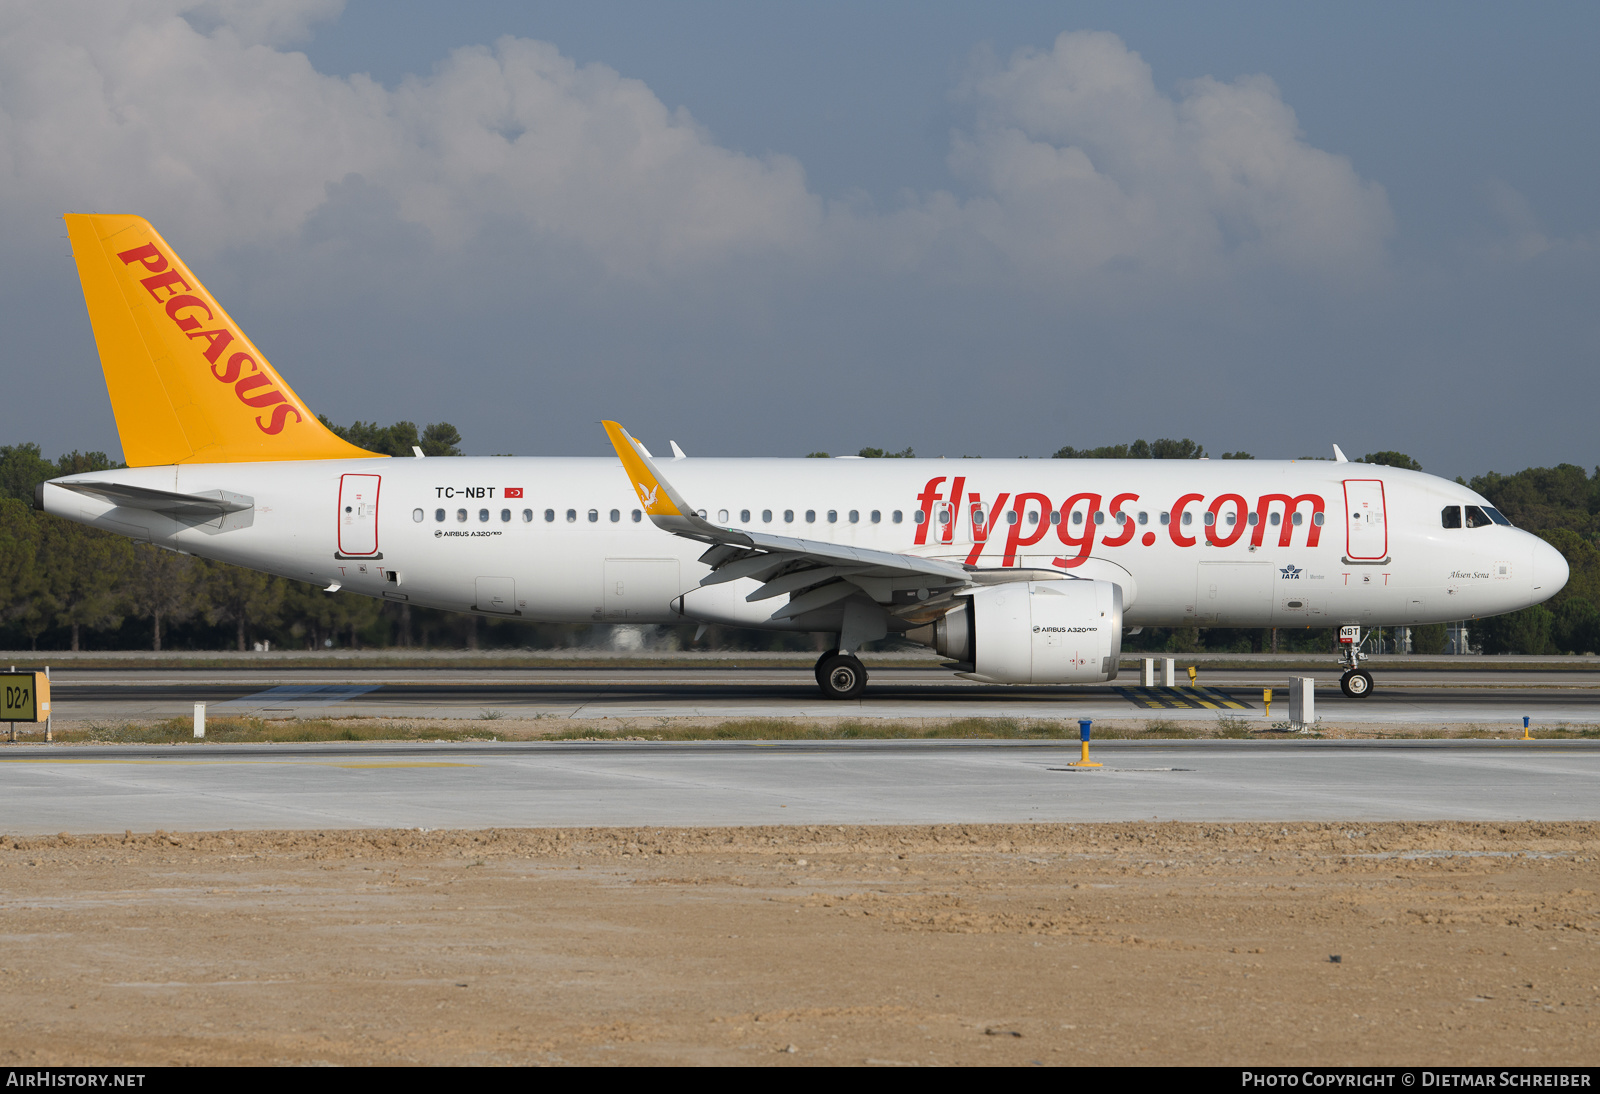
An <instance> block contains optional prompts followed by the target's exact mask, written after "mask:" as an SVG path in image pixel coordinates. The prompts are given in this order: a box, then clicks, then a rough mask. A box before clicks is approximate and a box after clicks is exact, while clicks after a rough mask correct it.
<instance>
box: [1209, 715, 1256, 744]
mask: <svg viewBox="0 0 1600 1094" xmlns="http://www.w3.org/2000/svg"><path fill="white" fill-rule="evenodd" d="M1217 736H1218V737H1225V738H1228V739H1230V740H1235V741H1243V740H1249V738H1250V723H1249V722H1247V721H1245V720H1244V719H1243V718H1239V717H1236V716H1234V715H1232V714H1219V715H1217Z"/></svg>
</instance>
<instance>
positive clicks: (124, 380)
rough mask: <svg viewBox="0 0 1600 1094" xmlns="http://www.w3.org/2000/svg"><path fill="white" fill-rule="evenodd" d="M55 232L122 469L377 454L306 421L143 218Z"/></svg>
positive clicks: (94, 220)
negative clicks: (69, 266)
mask: <svg viewBox="0 0 1600 1094" xmlns="http://www.w3.org/2000/svg"><path fill="white" fill-rule="evenodd" d="M66 222H67V234H68V235H69V236H70V238H71V240H72V256H73V258H74V259H75V260H76V261H77V263H78V277H79V279H80V280H82V282H83V296H84V300H85V301H86V302H87V303H88V305H89V322H90V324H91V325H92V326H93V327H94V340H95V345H96V346H97V347H99V350H100V367H101V368H102V369H103V370H104V371H105V376H106V387H107V388H109V389H110V391H111V410H112V412H113V413H114V414H115V415H116V418H117V433H118V434H119V435H120V436H121V438H122V453H123V458H124V459H126V460H127V461H128V465H129V466H130V467H150V466H154V465H162V464H170V463H243V462H250V461H257V460H328V459H337V458H341V457H342V458H346V459H349V458H360V457H370V456H377V455H379V453H376V452H367V451H365V450H363V449H360V448H357V447H356V446H355V445H353V444H350V443H349V442H348V441H344V440H342V439H340V438H339V437H338V436H336V435H335V434H333V433H332V432H330V431H329V430H328V429H327V427H325V426H324V425H323V424H322V423H321V422H319V421H317V416H316V415H315V414H313V413H311V411H310V410H309V409H307V407H306V404H305V403H303V402H301V401H300V397H299V396H298V395H296V394H295V393H294V392H293V391H291V390H290V388H289V385H288V384H286V383H284V382H283V378H282V377H280V376H279V375H278V373H277V372H276V371H275V370H274V369H273V367H272V366H271V365H270V364H268V363H267V359H266V358H265V357H263V356H262V354H261V351H260V350H258V349H256V347H255V345H254V344H253V343H252V342H251V341H250V339H248V338H246V337H245V335H244V332H243V331H241V330H240V329H239V327H238V325H237V324H236V323H234V321H233V320H232V319H231V318H229V317H228V313H227V312H225V311H223V310H222V306H221V305H220V304H218V303H217V302H216V300H215V299H213V298H212V296H211V294H210V293H208V292H207V291H206V289H205V286H203V285H201V284H200V280H199V279H198V278H197V277H195V276H194V274H192V273H190V272H189V268H188V267H187V266H185V265H184V264H183V260H182V259H180V258H179V257H178V254H177V252H176V251H174V250H173V249H172V247H171V246H170V245H169V244H168V243H167V241H166V240H164V239H162V238H161V236H160V235H159V234H158V233H157V232H156V230H155V229H154V228H152V227H150V223H149V222H148V221H146V220H145V219H144V218H143V217H135V216H110V215H100V214H93V215H86V214H78V213H74V214H69V215H68V216H67V217H66Z"/></svg>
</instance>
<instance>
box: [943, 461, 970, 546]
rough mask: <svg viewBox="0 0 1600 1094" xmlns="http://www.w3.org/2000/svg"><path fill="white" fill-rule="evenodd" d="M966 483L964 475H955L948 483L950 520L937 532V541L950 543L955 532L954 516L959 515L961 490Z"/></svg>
mask: <svg viewBox="0 0 1600 1094" xmlns="http://www.w3.org/2000/svg"><path fill="white" fill-rule="evenodd" d="M966 485H967V480H966V477H965V476H963V475H957V476H956V477H955V479H954V480H953V481H952V482H951V483H950V520H949V522H948V523H946V524H945V526H944V528H943V529H942V530H941V531H940V532H939V542H941V543H951V542H953V541H954V539H955V534H956V518H958V517H959V516H961V491H962V489H963V488H965V486H966Z"/></svg>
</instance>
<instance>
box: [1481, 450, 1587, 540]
mask: <svg viewBox="0 0 1600 1094" xmlns="http://www.w3.org/2000/svg"><path fill="white" fill-rule="evenodd" d="M1467 486H1468V487H1470V488H1471V489H1473V490H1476V491H1477V492H1478V493H1480V494H1482V495H1483V496H1484V497H1486V498H1488V499H1489V501H1490V502H1491V503H1493V505H1494V507H1495V508H1496V509H1498V510H1500V511H1501V512H1502V513H1504V514H1505V515H1506V516H1507V517H1508V518H1509V519H1510V521H1511V523H1512V524H1515V525H1516V526H1517V527H1519V528H1526V529H1528V530H1529V531H1530V532H1540V531H1545V530H1547V529H1548V530H1554V529H1558V528H1564V529H1567V530H1569V531H1572V532H1576V533H1578V534H1579V535H1581V536H1583V537H1585V538H1586V539H1589V540H1591V541H1593V540H1595V539H1596V537H1597V533H1600V521H1597V520H1596V516H1595V514H1596V512H1597V511H1600V470H1597V472H1596V474H1595V477H1594V478H1592V479H1591V478H1590V477H1589V475H1588V474H1587V473H1586V472H1585V471H1584V469H1583V468H1581V467H1578V466H1576V465H1575V464H1570V463H1563V464H1558V465H1556V466H1555V467H1530V468H1528V469H1527V470H1525V471H1518V472H1517V473H1516V474H1514V475H1502V474H1500V473H1498V472H1495V471H1491V472H1489V473H1488V474H1486V475H1478V476H1477V477H1475V478H1474V479H1473V480H1472V481H1471V482H1469V483H1467Z"/></svg>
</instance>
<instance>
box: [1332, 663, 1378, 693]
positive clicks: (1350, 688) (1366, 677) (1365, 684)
mask: <svg viewBox="0 0 1600 1094" xmlns="http://www.w3.org/2000/svg"><path fill="white" fill-rule="evenodd" d="M1339 690H1340V691H1342V692H1344V693H1345V694H1346V695H1348V696H1349V697H1350V698H1352V699H1365V698H1366V697H1367V696H1369V695H1371V694H1372V673H1370V672H1368V671H1367V670H1366V669H1356V670H1355V671H1354V672H1347V673H1345V674H1344V675H1343V676H1341V677H1339Z"/></svg>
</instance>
